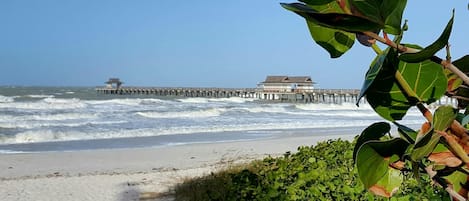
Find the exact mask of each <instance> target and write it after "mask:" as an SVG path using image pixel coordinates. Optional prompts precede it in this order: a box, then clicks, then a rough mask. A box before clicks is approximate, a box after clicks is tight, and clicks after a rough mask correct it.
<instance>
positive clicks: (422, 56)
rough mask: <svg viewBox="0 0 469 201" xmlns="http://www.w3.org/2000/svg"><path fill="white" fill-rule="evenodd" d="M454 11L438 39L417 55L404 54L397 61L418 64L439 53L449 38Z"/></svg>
mask: <svg viewBox="0 0 469 201" xmlns="http://www.w3.org/2000/svg"><path fill="white" fill-rule="evenodd" d="M453 19H454V10H453V16H451V19H450V20H449V22H448V24H447V25H446V28H445V30H444V31H443V33H441V35H440V37H438V39H437V40H436V41H435V42H433V43H432V44H431V45H429V46H428V47H426V48H424V49H423V50H421V51H420V52H417V53H406V54H402V55H400V56H399V59H400V60H402V61H405V62H409V63H418V62H422V61H424V60H427V59H430V58H431V57H432V56H433V55H435V53H436V52H438V51H440V50H441V49H442V48H444V47H445V46H446V45H447V44H448V40H449V36H450V35H451V30H452V28H453Z"/></svg>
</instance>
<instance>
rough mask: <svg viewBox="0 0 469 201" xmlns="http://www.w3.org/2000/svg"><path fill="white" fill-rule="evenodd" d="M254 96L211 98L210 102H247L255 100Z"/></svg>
mask: <svg viewBox="0 0 469 201" xmlns="http://www.w3.org/2000/svg"><path fill="white" fill-rule="evenodd" d="M254 100H255V99H253V98H241V97H230V98H210V99H208V101H209V102H227V103H246V102H253V101H254Z"/></svg>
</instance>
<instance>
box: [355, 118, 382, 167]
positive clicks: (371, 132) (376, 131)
mask: <svg viewBox="0 0 469 201" xmlns="http://www.w3.org/2000/svg"><path fill="white" fill-rule="evenodd" d="M390 130H391V125H389V123H387V122H376V123H373V124H371V125H370V126H368V127H367V128H365V130H363V131H362V133H361V134H360V136H359V137H358V139H357V142H356V144H355V147H354V149H353V161H355V159H356V155H357V151H358V148H360V146H362V145H363V144H364V143H365V142H368V141H371V140H379V139H380V138H381V137H383V136H384V135H386V134H387V133H389V131H390Z"/></svg>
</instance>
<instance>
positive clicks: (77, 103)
mask: <svg viewBox="0 0 469 201" xmlns="http://www.w3.org/2000/svg"><path fill="white" fill-rule="evenodd" d="M85 107H86V104H85V103H83V102H82V101H81V100H80V99H76V98H72V99H58V98H45V99H41V100H38V101H33V102H31V101H25V102H8V103H0V108H12V109H23V110H61V109H78V108H85Z"/></svg>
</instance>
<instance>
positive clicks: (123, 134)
mask: <svg viewBox="0 0 469 201" xmlns="http://www.w3.org/2000/svg"><path fill="white" fill-rule="evenodd" d="M369 124H370V122H368V121H351V122H336V123H334V121H326V122H323V123H320V124H317V123H314V122H312V123H308V124H305V123H301V122H284V123H278V122H277V123H257V124H256V123H253V124H243V125H238V124H233V125H215V126H186V127H177V128H145V129H131V130H128V129H119V130H111V131H105V132H89V133H87V132H81V131H76V130H59V131H57V130H50V129H45V130H41V129H36V130H31V131H26V132H22V133H18V134H16V135H13V136H5V135H3V136H2V135H0V144H21V143H37V142H53V141H74V140H94V139H111V138H128V137H148V136H161V135H174V134H193V133H216V132H237V131H238V132H246V131H254V130H278V129H308V128H311V129H313V128H343V127H357V126H363V127H365V126H368V125H369Z"/></svg>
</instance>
